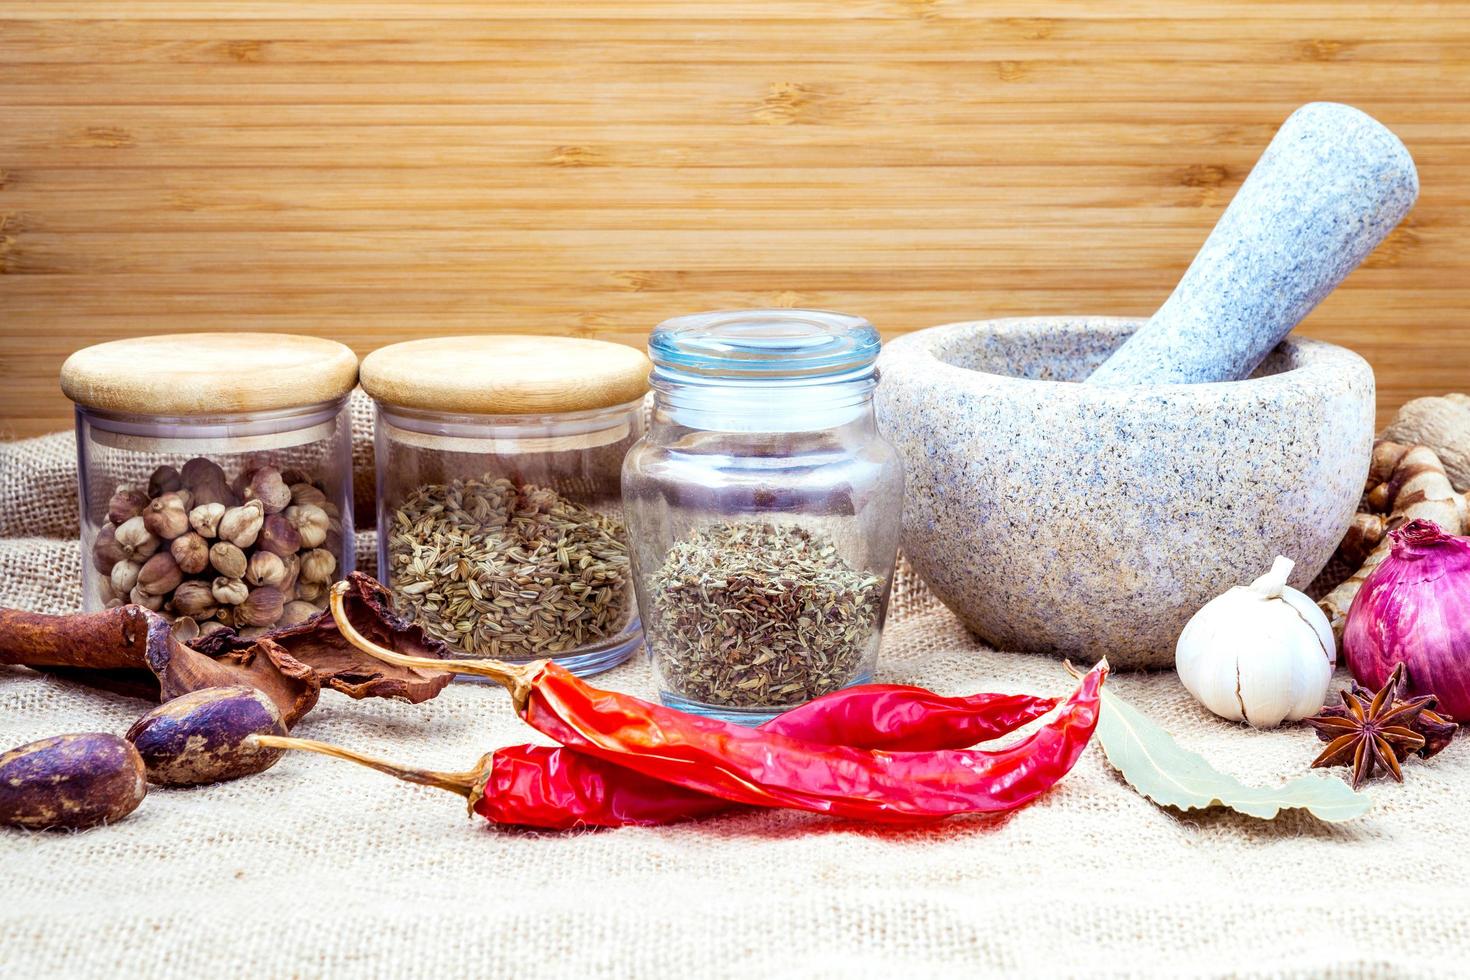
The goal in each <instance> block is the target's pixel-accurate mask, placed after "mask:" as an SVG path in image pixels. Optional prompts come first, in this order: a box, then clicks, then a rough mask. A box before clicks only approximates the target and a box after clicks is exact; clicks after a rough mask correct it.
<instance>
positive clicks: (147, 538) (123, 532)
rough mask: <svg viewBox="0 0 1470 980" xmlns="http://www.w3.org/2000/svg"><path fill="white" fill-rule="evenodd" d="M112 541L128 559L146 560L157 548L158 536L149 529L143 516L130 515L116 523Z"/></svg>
mask: <svg viewBox="0 0 1470 980" xmlns="http://www.w3.org/2000/svg"><path fill="white" fill-rule="evenodd" d="M113 541H114V543H115V544H116V545H117V547H118V548H119V549H120V550H121V551H122V556H123V557H124V558H126V559H128V560H129V561H137V562H141V561H147V560H148V556H149V555H151V554H153V553H154V552H155V551H157V550H158V545H159V540H158V536H157V535H156V534H154V533H153V532H151V531H149V530H148V528H147V526H146V525H144V523H143V518H141V517H132V518H129V519H128V520H126V521H123V522H122V523H121V524H119V525H118V527H117V530H116V531H114V532H113Z"/></svg>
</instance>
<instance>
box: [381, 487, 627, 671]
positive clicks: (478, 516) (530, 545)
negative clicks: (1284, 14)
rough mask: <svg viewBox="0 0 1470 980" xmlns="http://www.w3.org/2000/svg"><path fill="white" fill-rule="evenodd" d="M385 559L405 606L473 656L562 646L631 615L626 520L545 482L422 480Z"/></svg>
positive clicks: (594, 637) (602, 632) (511, 656)
mask: <svg viewBox="0 0 1470 980" xmlns="http://www.w3.org/2000/svg"><path fill="white" fill-rule="evenodd" d="M388 560H389V565H390V568H391V570H392V582H393V591H394V593H395V594H396V595H397V597H398V599H399V601H400V602H401V603H402V605H403V607H404V611H405V613H406V614H407V615H408V616H410V617H411V618H413V619H415V620H417V621H418V622H419V623H421V624H422V625H423V627H424V629H425V631H426V632H428V633H429V634H430V635H431V636H434V637H437V638H438V639H441V640H443V641H444V642H446V643H448V644H449V645H451V646H453V647H456V648H458V649H459V650H462V651H464V652H465V653H467V654H470V655H474V656H483V657H494V658H497V659H507V660H516V659H527V658H532V657H541V656H551V655H555V654H559V653H566V652H569V651H572V650H575V649H577V648H578V647H582V646H585V645H588V644H591V643H595V642H597V641H599V640H602V639H606V638H607V637H610V636H614V635H616V634H617V633H618V631H619V630H621V629H622V628H623V627H624V626H625V625H626V624H627V622H628V619H629V604H628V601H627V595H628V546H627V544H626V536H625V534H624V531H623V525H622V522H621V521H619V520H617V519H616V518H615V517H612V516H609V515H606V514H601V513H598V512H597V511H594V510H590V509H589V508H587V507H584V506H582V505H581V504H578V503H575V502H573V501H571V500H568V499H567V498H566V497H563V496H562V495H561V494H559V493H557V492H556V491H555V490H550V489H547V488H545V487H538V486H535V485H532V484H526V485H524V486H516V485H515V484H513V483H512V482H511V481H510V480H506V479H499V480H494V481H490V482H487V481H479V480H456V481H454V482H453V483H449V484H431V485H428V486H423V487H420V488H419V489H418V490H416V491H415V492H414V493H413V495H412V496H410V497H409V498H408V499H407V500H406V501H405V502H404V503H403V505H402V506H401V507H399V508H398V510H397V511H396V513H395V514H394V517H393V528H392V531H391V533H390V536H389V541H388Z"/></svg>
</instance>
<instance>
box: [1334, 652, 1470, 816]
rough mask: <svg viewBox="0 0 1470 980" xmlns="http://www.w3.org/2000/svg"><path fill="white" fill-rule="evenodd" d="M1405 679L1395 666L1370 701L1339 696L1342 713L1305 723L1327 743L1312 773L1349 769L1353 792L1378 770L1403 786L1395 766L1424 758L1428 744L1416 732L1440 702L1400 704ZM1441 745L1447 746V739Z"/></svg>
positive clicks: (1358, 693)
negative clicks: (1323, 768)
mask: <svg viewBox="0 0 1470 980" xmlns="http://www.w3.org/2000/svg"><path fill="white" fill-rule="evenodd" d="M1403 676H1404V665H1403V664H1399V665H1398V666H1397V667H1395V668H1394V669H1393V673H1392V674H1390V675H1389V678H1388V683H1386V684H1384V685H1383V689H1382V690H1380V691H1378V692H1377V693H1376V694H1373V695H1372V698H1371V700H1370V699H1369V698H1367V697H1365V696H1364V695H1366V694H1367V693H1368V692H1367V691H1363V690H1362V689H1361V688H1356V689H1355V690H1352V691H1343V692H1342V707H1340V708H1329V709H1326V710H1324V711H1323V712H1322V713H1321V714H1319V715H1317V716H1316V717H1315V718H1308V719H1307V724H1308V725H1311V726H1312V728H1313V729H1314V730H1315V731H1316V732H1317V737H1318V738H1321V739H1323V740H1324V741H1327V743H1328V744H1327V748H1325V749H1323V750H1322V754H1321V755H1319V756H1318V757H1317V758H1316V759H1315V760H1314V761H1313V762H1312V768H1314V769H1315V768H1317V767H1319V766H1346V765H1351V766H1352V767H1353V789H1357V788H1358V787H1359V786H1361V785H1362V784H1363V783H1364V782H1366V781H1367V780H1368V779H1370V778H1372V776H1373V773H1374V772H1375V771H1376V770H1377V769H1379V768H1382V769H1384V770H1385V771H1387V772H1388V774H1389V775H1390V776H1392V777H1393V778H1394V779H1396V780H1397V781H1399V782H1403V781H1404V773H1403V770H1402V769H1400V768H1399V763H1400V762H1402V761H1403V760H1405V759H1407V758H1408V757H1409V756H1410V755H1412V754H1414V753H1415V752H1420V753H1422V752H1423V751H1424V749H1425V748H1427V747H1428V745H1429V739H1428V738H1426V737H1425V736H1424V735H1421V734H1420V733H1419V732H1417V731H1415V728H1414V726H1415V724H1416V723H1417V722H1419V720H1420V718H1421V716H1422V715H1423V714H1424V712H1425V711H1430V712H1431V713H1433V708H1434V706H1435V705H1436V704H1437V703H1438V701H1437V700H1436V699H1435V698H1434V697H1433V695H1424V696H1422V697H1417V698H1411V699H1409V700H1407V701H1400V700H1398V698H1397V694H1398V690H1399V684H1400V682H1401V681H1402V680H1403ZM1433 720H1434V722H1435V724H1436V725H1438V724H1439V723H1443V722H1444V719H1443V718H1441V717H1440V716H1439V715H1434V716H1433ZM1436 737H1438V736H1436ZM1444 743H1445V744H1447V743H1448V737H1446V738H1445V739H1444ZM1443 747H1444V744H1439V745H1438V747H1437V748H1435V750H1434V751H1438V750H1439V749H1440V748H1443ZM1431 754H1432V753H1431Z"/></svg>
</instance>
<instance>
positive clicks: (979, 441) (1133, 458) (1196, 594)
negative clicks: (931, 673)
mask: <svg viewBox="0 0 1470 980" xmlns="http://www.w3.org/2000/svg"><path fill="white" fill-rule="evenodd" d="M1143 322H1144V321H1143V320H1141V319H1120V318H1112V317H1035V318H1015V319H1004V320H982V321H977V322H973V323H956V324H950V325H947V326H941V327H933V328H930V329H928V330H921V331H918V332H917V333H912V334H909V335H908V336H905V337H902V338H900V339H898V340H896V341H894V342H893V343H891V344H889V345H888V346H887V348H886V349H885V350H884V352H883V355H882V357H881V358H880V359H879V362H878V365H879V371H880V372H881V377H882V381H881V382H880V384H879V387H878V394H877V405H878V420H879V425H880V427H881V428H882V431H883V433H884V435H885V436H886V437H887V438H888V440H889V441H890V442H892V443H893V445H894V446H895V447H896V448H897V449H898V451H899V453H900V454H901V455H902V457H903V460H904V465H905V478H906V481H907V483H906V486H907V490H906V501H905V504H904V517H903V548H904V552H905V554H907V556H908V558H909V560H910V561H911V562H912V563H913V565H914V567H915V569H916V570H917V571H918V572H919V574H920V575H921V576H923V578H924V580H925V581H926V582H927V583H928V584H929V586H930V588H932V589H933V590H934V593H935V594H936V595H937V596H938V597H939V598H940V600H942V601H943V602H944V603H945V605H947V606H949V608H950V609H952V610H954V612H955V613H956V614H957V615H958V616H959V618H960V619H961V620H962V621H963V622H964V623H965V625H966V626H968V627H969V628H970V629H971V630H973V631H974V632H975V633H977V634H978V635H979V636H980V637H982V638H983V639H985V640H986V641H988V642H990V643H992V644H994V645H995V646H997V647H999V648H1001V649H1006V650H1026V651H1045V652H1052V653H1057V654H1064V655H1066V656H1069V657H1073V658H1076V659H1078V660H1081V661H1085V662H1087V663H1089V664H1090V663H1091V662H1092V661H1093V660H1096V659H1097V658H1099V657H1102V656H1107V658H1108V659H1109V661H1110V662H1111V663H1112V664H1113V665H1114V666H1115V667H1123V668H1132V667H1167V666H1171V665H1172V664H1173V662H1174V643H1175V640H1176V639H1177V638H1178V636H1179V631H1180V630H1181V629H1182V628H1183V626H1184V623H1185V622H1186V621H1187V620H1188V619H1189V617H1190V616H1191V615H1193V614H1194V612H1195V611H1196V610H1197V609H1199V607H1200V606H1202V605H1203V604H1204V603H1205V602H1207V601H1208V600H1210V599H1211V598H1213V597H1215V596H1216V595H1219V594H1220V593H1222V592H1224V591H1225V590H1226V589H1228V588H1229V587H1231V586H1232V585H1239V584H1244V583H1247V582H1250V581H1251V580H1252V579H1254V578H1256V577H1257V576H1258V575H1260V574H1261V573H1262V572H1264V571H1265V570H1266V569H1268V568H1269V567H1270V566H1271V560H1272V559H1273V558H1274V557H1275V556H1276V555H1278V554H1280V555H1285V556H1286V557H1288V558H1291V559H1292V560H1294V561H1295V562H1296V568H1295V570H1294V572H1293V574H1292V578H1291V582H1292V584H1293V585H1295V586H1296V587H1298V588H1302V587H1305V586H1306V584H1307V583H1308V582H1310V581H1311V580H1312V578H1313V577H1315V576H1316V574H1317V572H1318V571H1320V570H1321V569H1322V567H1323V566H1324V565H1325V564H1326V563H1327V560H1328V559H1329V558H1330V557H1331V556H1332V552H1333V550H1334V549H1335V547H1336V546H1337V543H1338V541H1339V540H1340V539H1341V537H1342V533H1343V531H1344V530H1345V529H1346V527H1347V524H1348V522H1349V520H1351V518H1352V515H1353V512H1354V511H1355V510H1356V507H1357V503H1358V499H1359V497H1360V495H1361V493H1362V490H1363V481H1364V480H1365V479H1366V477H1367V473H1368V459H1369V455H1370V453H1371V451H1372V444H1373V421H1374V418H1373V413H1374V385H1373V370H1372V368H1370V367H1369V366H1368V363H1367V362H1366V361H1364V360H1363V359H1362V358H1361V357H1359V356H1358V355H1357V354H1354V353H1353V352H1352V351H1349V350H1345V349H1344V348H1341V347H1337V346H1334V345H1332V344H1327V343H1323V342H1321V341H1315V340H1305V339H1291V338H1288V339H1287V340H1286V341H1284V342H1283V343H1282V344H1281V345H1280V346H1278V347H1277V348H1276V350H1274V351H1273V352H1272V353H1271V354H1270V356H1268V357H1267V359H1266V360H1265V361H1264V362H1263V363H1262V364H1261V366H1260V368H1258V369H1257V371H1256V372H1255V374H1253V375H1252V376H1251V377H1250V378H1248V379H1246V380H1244V381H1231V382H1223V383H1212V384H1194V385H1184V384H1162V385H1139V386H1135V387H1119V388H1112V387H1105V386H1095V385H1083V384H1075V383H1072V382H1076V381H1080V380H1082V379H1084V378H1086V377H1087V376H1088V374H1089V373H1091V372H1092V371H1093V369H1094V368H1096V367H1097V365H1099V364H1100V363H1102V362H1103V360H1105V359H1106V358H1107V356H1108V355H1109V354H1110V353H1112V351H1113V350H1115V349H1116V348H1117V347H1118V346H1120V345H1121V344H1122V343H1123V341H1124V340H1125V339H1127V337H1128V336H1129V335H1130V334H1131V333H1132V332H1133V331H1134V330H1136V329H1137V328H1138V327H1139V325H1141V324H1142V323H1143Z"/></svg>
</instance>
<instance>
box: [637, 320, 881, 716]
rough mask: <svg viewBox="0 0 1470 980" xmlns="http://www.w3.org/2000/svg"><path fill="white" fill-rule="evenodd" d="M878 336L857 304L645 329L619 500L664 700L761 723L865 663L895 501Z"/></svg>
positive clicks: (847, 679)
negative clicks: (642, 387)
mask: <svg viewBox="0 0 1470 980" xmlns="http://www.w3.org/2000/svg"><path fill="white" fill-rule="evenodd" d="M878 348H879V340H878V333H877V331H876V330H874V329H873V326H872V325H871V324H870V323H868V322H867V321H866V320H864V319H862V318H860V317H855V316H848V315H846V314H841V313H829V312H822V311H816V310H745V311H730V312H718V313H701V314H696V315H692V316H683V317H678V318H676V319H673V320H668V321H666V322H664V323H662V324H660V325H659V326H658V328H657V329H655V330H654V332H653V335H652V337H651V339H650V341H649V345H648V350H649V354H650V355H651V357H652V358H653V365H654V368H653V374H652V377H651V382H652V386H653V390H654V405H653V412H652V416H651V419H650V423H649V428H648V433H647V435H645V436H644V438H643V439H642V440H641V441H640V442H639V443H638V444H637V445H636V446H634V447H633V448H632V450H631V451H630V452H629V454H628V458H627V460H626V461H625V462H624V465H623V501H624V507H625V508H626V510H627V515H628V529H629V534H630V536H631V539H632V543H633V568H634V579H635V583H636V586H637V594H638V604H639V607H640V609H641V610H642V614H643V626H644V631H645V634H646V637H647V640H648V648H649V655H650V656H651V658H652V661H653V665H654V668H655V671H656V673H657V676H658V680H659V683H660V694H661V696H662V698H663V700H664V702H665V703H666V704H669V705H672V706H674V707H678V708H682V709H684V710H687V711H694V712H698V713H701V714H706V715H711V716H715V717H719V718H723V719H726V720H732V721H741V722H750V723H756V722H759V721H764V720H766V719H769V718H771V717H773V716H774V715H776V714H778V713H779V712H780V711H782V710H784V709H786V708H790V707H793V706H795V705H797V704H800V703H802V702H804V701H807V700H810V699H811V698H814V697H818V696H820V695H823V694H826V693H829V692H831V691H834V690H836V689H838V688H840V687H844V686H846V685H849V684H857V683H862V682H865V681H867V680H869V679H870V678H871V675H872V672H873V665H874V661H875V659H876V657H877V653H878V643H879V637H880V634H881V631H882V628H883V619H884V614H885V612H886V609H887V605H888V592H889V587H890V585H891V584H892V579H893V565H894V559H895V555H896V552H897V548H898V534H899V518H900V515H901V511H902V503H903V472H902V468H901V464H900V462H899V459H898V456H897V455H896V454H895V452H894V451H893V449H892V448H891V447H890V446H889V445H888V444H887V443H886V442H884V441H883V439H882V438H881V437H880V436H879V435H878V431H877V427H876V424H875V421H874V417H873V400H872V399H873V389H874V387H875V385H876V376H875V373H874V367H873V362H874V360H875V358H876V357H877V356H878Z"/></svg>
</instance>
